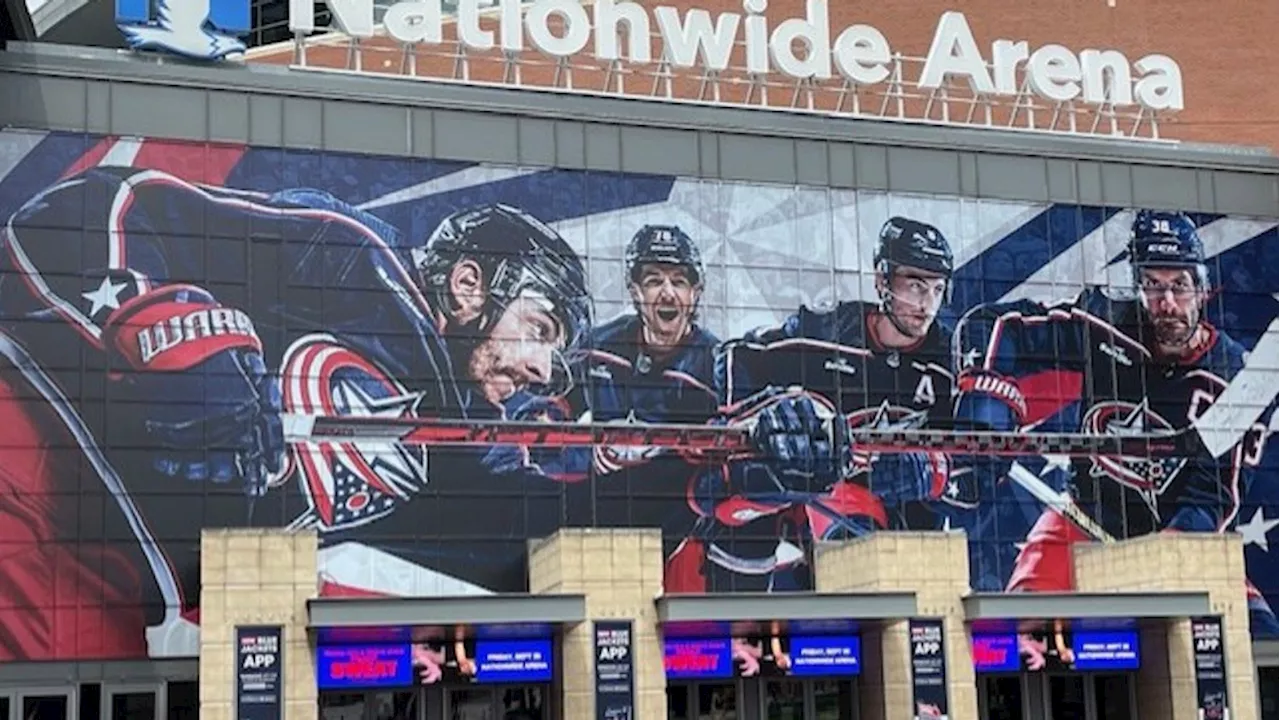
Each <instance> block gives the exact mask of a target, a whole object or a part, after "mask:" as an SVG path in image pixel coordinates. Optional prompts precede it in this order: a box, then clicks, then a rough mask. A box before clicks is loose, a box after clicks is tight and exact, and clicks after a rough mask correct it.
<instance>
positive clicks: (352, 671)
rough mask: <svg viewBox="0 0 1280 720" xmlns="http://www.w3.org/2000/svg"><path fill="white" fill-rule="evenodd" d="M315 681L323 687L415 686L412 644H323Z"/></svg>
mask: <svg viewBox="0 0 1280 720" xmlns="http://www.w3.org/2000/svg"><path fill="white" fill-rule="evenodd" d="M316 684H317V685H318V686H319V688H320V689H321V690H346V689H349V688H389V687H407V686H410V685H413V684H414V683H413V658H412V656H411V654H410V651H409V645H407V644H399V645H336V646H323V645H322V646H320V647H319V648H317V649H316Z"/></svg>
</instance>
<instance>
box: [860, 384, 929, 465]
mask: <svg viewBox="0 0 1280 720" xmlns="http://www.w3.org/2000/svg"><path fill="white" fill-rule="evenodd" d="M928 419H929V413H928V411H927V410H912V409H911V408H905V407H902V406H900V405H891V404H890V403H889V401H888V400H885V401H884V402H882V403H880V404H879V405H877V406H876V407H868V408H863V409H861V410H855V411H854V412H851V413H849V414H848V415H846V416H845V424H846V425H847V426H848V427H849V428H851V429H852V428H869V429H872V430H919V429H920V428H922V427H924V424H925V421H926V420H928ZM870 467H871V456H870V455H868V454H867V453H863V452H858V451H853V452H852V458H851V461H850V464H849V467H848V468H846V470H845V475H846V476H848V475H852V474H854V473H857V472H865V471H867V470H868V469H870Z"/></svg>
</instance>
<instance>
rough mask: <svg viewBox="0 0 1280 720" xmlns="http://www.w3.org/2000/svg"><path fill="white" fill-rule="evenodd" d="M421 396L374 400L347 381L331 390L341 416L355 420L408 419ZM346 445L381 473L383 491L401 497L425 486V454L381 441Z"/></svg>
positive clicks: (355, 384) (400, 396) (418, 393)
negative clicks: (384, 488)
mask: <svg viewBox="0 0 1280 720" xmlns="http://www.w3.org/2000/svg"><path fill="white" fill-rule="evenodd" d="M422 396H423V394H422V393H420V392H417V393H406V394H402V395H391V396H389V397H383V398H375V397H372V396H371V395H369V393H368V392H367V391H366V390H365V389H364V388H363V387H361V386H360V385H359V384H357V383H354V382H349V381H339V382H337V383H335V385H334V388H333V399H334V403H335V404H336V405H337V406H338V407H339V408H343V409H345V413H343V414H346V415H352V416H356V417H380V418H399V417H405V416H411V415H413V414H414V410H415V409H416V408H417V406H418V403H419V402H421V400H422ZM350 444H351V445H352V446H353V447H354V448H355V449H356V451H357V452H359V453H360V455H362V456H363V457H364V458H365V459H366V461H368V462H369V465H370V467H371V468H374V469H375V470H382V471H383V472H381V473H379V476H380V478H381V479H382V480H384V481H386V482H387V483H388V488H387V489H389V490H390V491H392V492H394V493H395V494H397V495H399V496H400V497H401V498H405V497H408V494H409V493H411V492H414V491H416V490H419V489H421V488H422V487H424V486H426V484H427V457H426V454H425V453H421V452H418V451H417V450H416V449H414V448H409V447H405V446H402V445H400V444H399V443H395V442H390V443H389V442H387V441H385V440H352V441H351V443H350Z"/></svg>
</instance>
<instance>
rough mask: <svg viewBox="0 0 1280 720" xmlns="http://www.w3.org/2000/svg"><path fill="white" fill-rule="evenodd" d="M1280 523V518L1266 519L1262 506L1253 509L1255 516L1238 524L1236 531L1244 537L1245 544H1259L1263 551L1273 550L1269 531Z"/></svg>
mask: <svg viewBox="0 0 1280 720" xmlns="http://www.w3.org/2000/svg"><path fill="white" fill-rule="evenodd" d="M1277 525H1280V518H1273V519H1271V520H1268V519H1266V516H1265V515H1264V514H1263V512H1262V508H1258V509H1257V510H1254V511H1253V517H1251V518H1249V522H1247V523H1241V524H1239V525H1236V532H1238V533H1240V535H1241V536H1242V537H1243V538H1244V544H1245V545H1246V546H1248V545H1257V546H1258V547H1260V548H1262V551H1263V552H1271V545H1270V543H1268V542H1267V533H1269V532H1271V531H1272V530H1274V529H1275V528H1276V526H1277Z"/></svg>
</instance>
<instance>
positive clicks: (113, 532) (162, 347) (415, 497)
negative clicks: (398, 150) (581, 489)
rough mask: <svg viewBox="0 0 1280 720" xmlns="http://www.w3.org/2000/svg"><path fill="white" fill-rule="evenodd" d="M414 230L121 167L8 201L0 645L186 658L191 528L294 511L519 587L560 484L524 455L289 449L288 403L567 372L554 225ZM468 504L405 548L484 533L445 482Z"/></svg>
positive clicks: (300, 408) (503, 384)
mask: <svg viewBox="0 0 1280 720" xmlns="http://www.w3.org/2000/svg"><path fill="white" fill-rule="evenodd" d="M246 238H250V239H251V240H250V241H249V242H246V241H245V239H246ZM415 245H417V244H416V243H410V242H407V241H406V240H405V239H404V238H401V237H400V234H399V233H398V232H397V231H396V229H395V228H393V227H391V226H389V225H388V224H386V223H385V222H383V221H382V220H380V219H379V218H377V217H375V216H373V215H370V214H369V213H367V212H363V211H360V210H357V209H355V208H353V207H351V206H349V205H347V204H345V203H343V202H341V201H339V200H337V199H335V198H333V197H332V196H330V195H328V194H326V193H322V192H319V191H312V190H286V191H282V192H279V193H276V194H265V193H249V192H244V191H234V190H227V189H222V188H216V187H209V186H203V185H194V184H190V183H187V182H184V181H182V180H180V179H178V178H177V177H174V176H172V175H169V174H165V173H161V172H157V171H150V170H135V169H132V168H114V167H99V168H95V169H91V170H88V171H84V172H81V173H79V174H76V175H73V176H71V177H69V178H67V179H65V180H62V181H60V182H58V183H57V184H55V185H53V186H52V187H49V188H47V189H45V190H43V191H42V192H40V193H39V194H38V195H36V196H35V197H34V198H32V199H31V200H29V201H28V202H27V203H26V204H25V205H24V206H23V207H22V208H21V209H20V210H19V211H18V212H17V213H15V214H14V215H13V217H12V218H11V219H9V222H8V224H7V227H6V233H5V235H4V237H3V250H4V252H3V253H0V258H2V260H0V262H3V263H4V264H5V266H4V268H3V269H4V273H3V275H2V276H3V278H4V279H3V282H0V361H2V363H3V364H2V365H0V413H2V415H0V417H2V421H0V447H17V448H30V449H31V450H30V452H25V451H24V452H23V453H12V454H6V459H5V462H4V463H0V483H3V488H4V489H3V492H0V533H2V537H3V540H4V541H3V548H4V549H3V550H0V577H2V578H3V579H4V582H3V583H0V628H3V631H2V632H0V659H4V660H9V659H26V660H37V659H46V658H58V659H88V658H114V657H140V656H146V655H147V654H148V644H149V645H150V651H151V652H150V654H152V655H153V656H154V655H157V654H162V655H163V654H173V653H177V654H192V653H193V652H194V647H191V646H181V647H177V648H176V649H175V648H172V647H166V646H165V645H166V643H172V642H178V641H177V640H175V639H174V638H176V637H178V636H179V635H181V632H179V630H180V629H181V628H182V627H185V626H188V625H189V626H191V627H194V625H192V622H193V621H194V620H195V616H194V615H193V613H192V611H193V610H194V607H193V606H194V604H195V602H196V600H197V598H198V590H197V585H198V581H199V570H198V561H197V558H198V549H199V530H200V528H201V527H202V526H203V527H235V526H243V525H246V524H250V525H259V524H267V525H285V524H287V523H289V522H290V521H291V520H295V522H294V523H293V525H294V526H295V527H304V526H305V527H314V528H316V529H317V530H318V531H319V532H320V535H321V543H322V545H333V544H335V543H340V542H344V541H354V542H357V543H359V542H367V541H368V540H369V536H370V535H372V534H373V533H372V532H370V531H369V528H370V526H376V527H377V528H378V530H377V536H378V537H379V538H382V539H383V540H384V541H385V542H380V543H379V548H380V550H382V551H384V552H385V553H389V554H391V555H392V556H398V557H399V558H402V559H403V560H407V561H409V562H411V563H413V564H415V565H417V566H418V567H420V568H430V569H431V570H432V571H434V572H438V573H441V574H442V575H444V576H445V577H446V578H451V579H453V580H454V581H457V582H468V583H473V584H476V585H479V586H482V587H486V586H503V585H504V584H505V585H510V584H512V580H511V576H512V574H515V576H516V577H522V573H523V567H522V565H523V558H524V539H525V538H527V537H530V536H535V535H541V534H546V533H548V532H550V531H551V530H553V529H554V527H555V524H556V523H557V522H558V520H559V517H560V513H559V506H560V496H559V490H558V489H557V488H559V487H560V484H559V483H548V482H546V478H545V477H544V476H543V475H541V474H540V473H539V472H538V471H537V468H535V467H532V466H529V465H528V464H520V463H510V462H508V461H507V460H506V458H508V457H509V456H511V455H513V454H514V455H519V452H518V449H511V448H494V449H493V450H491V451H487V452H480V451H477V450H473V449H464V448H452V449H442V450H440V451H437V450H436V449H433V450H432V451H431V457H430V466H429V467H428V462H427V459H428V458H427V456H426V454H425V451H424V449H423V448H422V447H406V446H398V445H395V444H391V443H385V444H378V443H363V442H361V443H329V442H299V443H297V444H292V445H290V446H286V444H285V442H284V435H283V432H282V427H281V417H282V413H285V412H289V413H311V414H337V415H342V414H351V415H374V416H380V417H412V416H419V417H449V418H502V417H503V409H502V403H503V402H504V401H505V400H507V399H508V398H509V397H511V396H513V395H514V394H516V393H518V392H527V391H529V390H531V389H532V390H534V391H537V392H543V393H547V394H557V393H563V392H564V391H565V390H566V389H567V383H568V381H569V374H568V369H567V366H566V362H565V360H564V356H565V354H566V353H568V352H570V351H571V350H572V348H573V347H575V346H577V345H579V344H580V343H581V340H582V338H583V337H584V336H585V334H586V333H587V332H589V330H590V301H589V298H588V295H587V291H586V284H585V277H584V272H583V266H582V263H581V261H580V260H579V259H578V257H577V256H576V255H575V253H574V252H573V251H572V250H571V249H570V248H569V246H568V245H567V244H566V243H565V242H564V240H562V239H561V238H560V237H559V236H558V235H557V234H556V233H555V232H554V231H553V230H551V229H550V228H549V227H548V226H546V225H544V224H543V223H542V222H540V221H538V220H537V219H535V218H533V217H532V216H530V215H528V214H527V213H524V212H522V211H520V210H517V209H515V208H511V207H507V206H504V205H486V206H482V207H474V208H468V209H465V210H462V211H459V212H455V213H453V214H452V215H449V216H448V217H447V218H446V219H445V220H444V221H443V222H441V223H440V225H439V227H438V229H437V230H436V231H435V232H434V233H433V234H432V235H431V236H430V238H429V239H428V240H427V241H426V242H425V243H424V244H421V245H417V246H415ZM246 268H248V270H247V272H246ZM282 287H288V288H289V293H288V294H287V295H286V294H283V293H282V292H281V288H282ZM539 481H541V484H539ZM539 488H541V489H542V490H539ZM461 494H469V495H471V496H475V495H483V496H485V497H486V499H487V502H486V504H485V513H486V518H487V521H486V522H487V523H488V525H487V526H488V527H491V528H497V529H498V530H495V531H494V532H493V533H491V534H490V535H488V536H484V538H483V540H484V541H483V542H473V541H469V540H463V541H454V542H447V541H446V542H433V543H429V544H423V543H419V542H416V541H415V540H414V538H415V537H417V536H419V535H420V534H421V533H422V531H423V528H424V527H430V528H431V532H432V535H433V537H437V538H438V537H455V538H461V537H466V536H467V535H470V536H472V537H476V531H475V528H476V519H475V518H474V517H472V516H470V515H468V514H467V513H461V514H459V513H457V512H451V511H450V510H449V509H447V507H445V505H447V502H445V501H443V500H442V498H443V499H445V500H447V499H448V498H449V497H450V496H451V495H452V496H457V495H461ZM388 538H390V540H387V539H388ZM397 538H398V539H399V540H397ZM397 542H400V543H402V544H400V545H397V544H396V543H397ZM322 570H323V568H322ZM341 585H342V582H341V580H335V581H334V583H333V584H331V585H330V586H328V588H327V591H330V592H343V591H366V590H368V589H366V588H345V589H344V588H343V587H341ZM372 590H377V591H386V592H395V591H396V588H385V587H384V588H373V589H372ZM54 593H56V594H57V595H56V597H54ZM148 627H150V628H151V629H150V630H148V629H147V628H148Z"/></svg>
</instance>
